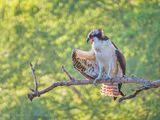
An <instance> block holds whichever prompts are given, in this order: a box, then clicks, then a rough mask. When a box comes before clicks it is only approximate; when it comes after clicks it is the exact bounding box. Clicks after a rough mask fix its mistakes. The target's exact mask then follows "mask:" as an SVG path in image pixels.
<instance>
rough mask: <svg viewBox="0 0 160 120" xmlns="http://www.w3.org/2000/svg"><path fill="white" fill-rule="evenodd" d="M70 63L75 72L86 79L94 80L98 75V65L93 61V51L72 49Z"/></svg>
mask: <svg viewBox="0 0 160 120" xmlns="http://www.w3.org/2000/svg"><path fill="white" fill-rule="evenodd" d="M72 62H73V66H74V67H75V69H76V70H78V71H79V72H80V73H81V74H82V75H83V76H85V77H86V78H88V79H91V80H93V79H95V78H96V77H97V75H98V65H97V63H96V61H95V54H94V51H92V50H91V51H83V50H79V49H73V51H72Z"/></svg>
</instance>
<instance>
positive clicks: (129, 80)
mask: <svg viewBox="0 0 160 120" xmlns="http://www.w3.org/2000/svg"><path fill="white" fill-rule="evenodd" d="M112 82H114V83H137V84H142V85H146V83H147V86H146V87H145V86H144V88H143V87H142V88H141V89H140V90H139V92H141V91H143V90H147V89H151V88H156V87H160V80H156V81H149V80H145V79H143V78H137V77H117V78H112V79H111V80H108V81H106V80H101V81H97V84H102V83H112ZM148 83H149V84H148ZM88 84H93V81H92V80H74V81H59V82H55V83H53V84H52V85H50V86H49V87H47V88H45V89H43V90H40V91H38V93H39V95H42V94H45V93H47V92H49V91H50V90H52V89H54V88H56V87H58V86H71V85H88ZM146 88H147V89H146ZM139 92H137V93H134V94H135V96H136V95H137V94H138V93H139ZM37 96H38V95H37V93H35V92H33V93H29V94H28V98H29V99H30V100H32V99H33V98H35V97H37ZM132 96H133V97H135V96H134V95H131V97H130V96H128V97H127V96H126V97H122V98H120V102H121V101H123V100H126V99H130V98H133V97H132Z"/></svg>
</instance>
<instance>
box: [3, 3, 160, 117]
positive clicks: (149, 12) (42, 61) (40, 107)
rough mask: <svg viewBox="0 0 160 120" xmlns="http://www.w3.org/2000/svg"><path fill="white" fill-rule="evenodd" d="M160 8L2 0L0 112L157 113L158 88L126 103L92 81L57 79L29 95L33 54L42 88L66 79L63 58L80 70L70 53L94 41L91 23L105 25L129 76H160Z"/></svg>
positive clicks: (61, 114)
mask: <svg viewBox="0 0 160 120" xmlns="http://www.w3.org/2000/svg"><path fill="white" fill-rule="evenodd" d="M159 13H160V2H159V1H158V0H152V1H149V0H148V1H147V0H134V1H133V0H132V1H127V0H99V1H96V0H92V1H91V0H88V1H87V0H84V1H83V0H81V1H76V0H75V1H74V0H68V1H67V0H0V36H1V37H0V56H1V58H0V64H1V68H0V73H1V75H0V93H1V94H0V106H1V107H0V119H2V120H3V119H4V120H10V119H12V120H18V119H21V120H28V119H32V120H46V119H55V120H63V119H68V120H70V119H71V120H72V119H78V120H79V119H84V120H90V119H92V120H99V119H100V120H103V119H110V120H117V119H125V120H135V119H136V120H142V119H145V120H146V119H148V120H159V119H160V102H159V92H160V91H159V90H158V89H157V90H150V91H147V92H144V93H143V94H141V95H139V96H138V97H136V98H134V99H132V100H128V101H125V102H123V103H121V104H118V103H117V102H115V101H113V100H112V98H110V97H104V96H100V94H99V89H100V87H95V86H91V85H88V86H75V87H59V88H56V89H55V90H53V91H51V92H49V93H47V94H46V95H43V96H42V97H41V98H39V99H35V100H34V101H33V102H32V103H31V102H29V101H28V99H27V97H26V94H27V93H28V92H29V89H28V88H29V87H30V86H32V87H33V81H32V76H31V70H30V68H29V62H32V63H33V64H34V65H35V68H36V74H37V77H38V81H39V82H40V89H42V88H44V87H47V86H48V85H49V84H51V83H52V82H54V81H61V80H67V79H68V78H66V76H65V75H64V73H63V72H62V71H61V69H60V68H61V65H62V64H64V65H65V67H66V68H67V69H68V70H69V72H70V73H71V74H72V75H73V76H74V77H75V78H77V79H80V78H82V76H81V75H80V74H79V73H78V72H77V71H75V70H74V68H73V66H72V63H71V58H70V54H71V51H72V49H73V48H80V49H84V50H89V49H90V45H88V44H86V42H85V38H86V35H87V34H88V32H89V31H90V30H92V29H94V28H102V29H104V31H105V34H107V36H109V37H110V38H111V39H112V40H113V41H114V43H115V44H117V46H118V47H119V48H120V49H121V51H122V52H123V53H124V55H125V56H126V59H127V75H128V76H131V75H136V76H139V77H143V78H146V79H158V78H160V60H159V58H160V40H159V36H160V22H159V21H160V15H159ZM136 86H137V85H131V84H130V85H124V86H123V90H124V91H125V92H126V93H128V92H129V91H131V89H129V88H135V87H136ZM77 91H78V92H77Z"/></svg>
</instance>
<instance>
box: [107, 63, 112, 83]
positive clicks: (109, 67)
mask: <svg viewBox="0 0 160 120" xmlns="http://www.w3.org/2000/svg"><path fill="white" fill-rule="evenodd" d="M111 74H112V63H111V62H110V63H109V64H108V72H107V76H106V80H109V79H111Z"/></svg>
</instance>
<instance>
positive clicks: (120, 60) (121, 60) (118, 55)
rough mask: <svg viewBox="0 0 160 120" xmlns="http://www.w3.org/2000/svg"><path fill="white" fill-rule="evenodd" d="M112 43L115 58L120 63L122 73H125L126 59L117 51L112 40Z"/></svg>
mask: <svg viewBox="0 0 160 120" xmlns="http://www.w3.org/2000/svg"><path fill="white" fill-rule="evenodd" d="M112 44H113V45H114V47H115V48H116V56H117V60H118V62H119V64H120V67H121V69H122V71H123V75H125V74H126V60H125V57H124V55H123V54H122V53H121V52H120V51H119V49H118V47H117V46H116V45H115V44H114V42H112Z"/></svg>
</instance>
